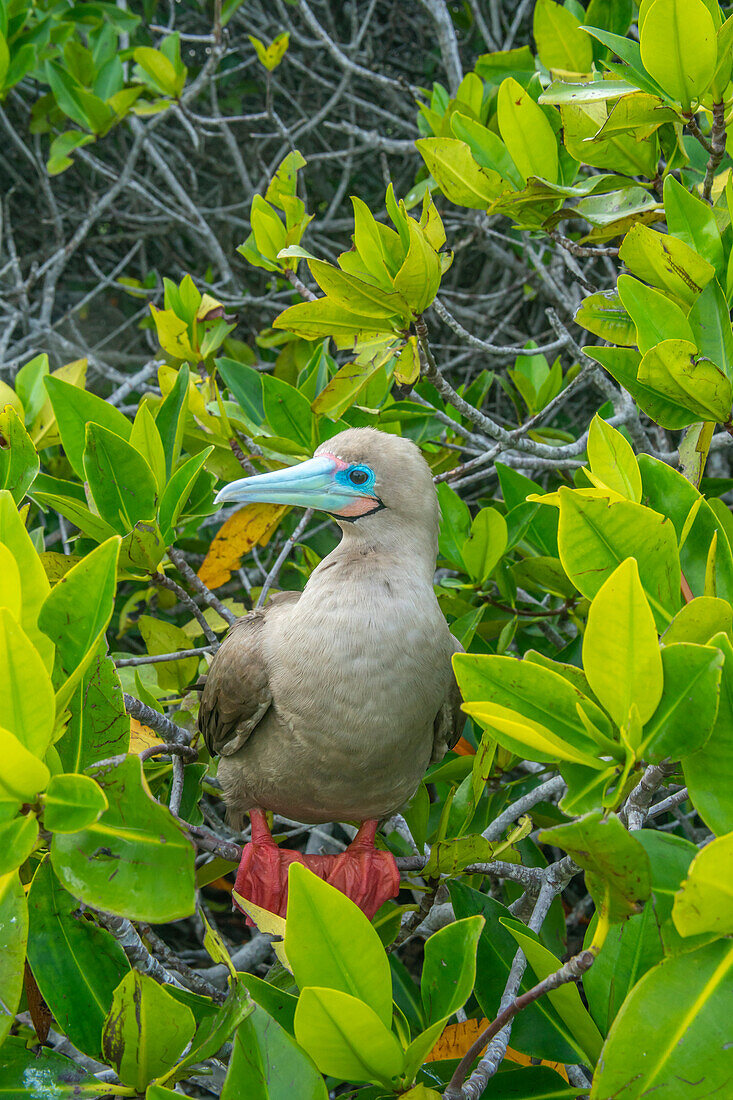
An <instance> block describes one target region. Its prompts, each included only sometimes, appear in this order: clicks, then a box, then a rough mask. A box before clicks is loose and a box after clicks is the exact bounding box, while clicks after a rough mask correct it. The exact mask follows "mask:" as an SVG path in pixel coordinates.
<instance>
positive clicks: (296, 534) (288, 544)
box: [257, 508, 313, 607]
mask: <svg viewBox="0 0 733 1100" xmlns="http://www.w3.org/2000/svg"><path fill="white" fill-rule="evenodd" d="M312 515H313V509H312V508H306V510H305V512H304V513H303V518H302V519H301V521H300V523H299V524H298V526H297V527H296V528H295V530H294V531H293V533H292V535H290V537H289V538H287V539H286V540H285V545H284V546H283V548H282V550H281V551H280V553H279V554H278V556H277V558H276V559H275V564H274V565H273V567H272V569H271V570H270V572H269V573H268V574H267V576H266V577H265V582H264V584H263V585H262V589H261V591H260V595H259V599H258V600H257V607H262V605H263V603H264V602H265V600H266V599H267V593H268V592H269V591H270V589H271V588H272V586H273V584H275V583H276V582H277V578H278V577H279V576H280V570H281V569H282V567H283V565H284V564H285V560H286V558H287V556H288V554H290V552H291V550H292V549H293V547H294V546H295V544H296V542H297V541H298V539H299V538H300V536H301V535H302V534H303V532H304V531H305V529H306V527H307V526H308V523H309V522H310V518H311V516H312Z"/></svg>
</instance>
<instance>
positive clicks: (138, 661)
mask: <svg viewBox="0 0 733 1100" xmlns="http://www.w3.org/2000/svg"><path fill="white" fill-rule="evenodd" d="M211 650H212V646H210V645H203V646H199V647H198V648H197V649H184V650H181V651H179V652H178V653H141V654H140V656H139V657H123V658H122V660H120V661H115V667H116V668H135V666H136V665H158V664H164V663H165V662H166V661H183V660H185V659H186V658H188V657H204V656H206V654H207V653H211Z"/></svg>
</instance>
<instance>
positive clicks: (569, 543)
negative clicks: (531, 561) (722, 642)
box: [558, 488, 680, 629]
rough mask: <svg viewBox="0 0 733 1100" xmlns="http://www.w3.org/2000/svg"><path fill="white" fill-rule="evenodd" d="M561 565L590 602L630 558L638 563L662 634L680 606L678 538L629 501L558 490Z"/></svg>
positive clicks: (666, 524)
mask: <svg viewBox="0 0 733 1100" xmlns="http://www.w3.org/2000/svg"><path fill="white" fill-rule="evenodd" d="M559 497H560V526H559V528H558V545H559V549H560V560H561V561H562V564H563V568H564V569H565V572H566V573H567V575H568V577H570V580H571V581H572V582H573V584H575V585H576V587H577V588H578V589H579V590H580V591H581V592H582V593H583V595H584V596H587V597H588V599H593V597H594V596H595V595H596V594H597V593H598V591H599V589H600V587H601V585H602V584H603V583H604V581H605V580H606V579H607V578H608V577H609V576H610V575H611V573H613V571H614V570H615V569H616V568H617V567H618V566H619V565H620V564H621V562H622V561H625V560H626V558H636V561H637V564H638V566H639V578H640V580H641V584H642V588H643V589H644V593H645V595H646V598H647V600H648V601H649V604H650V606H651V609H652V611H653V613H654V619H655V621H656V623H657V627H658V628H659V629H664V628H666V627H667V626H668V625H669V622H670V620H671V619H672V616H673V615H674V614H675V612H676V611H677V610H678V608H679V605H680V565H679V554H678V551H677V538H676V535H675V530H674V527H673V526H672V524H671V523H670V521H669V520H668V519H666V518H665V516H663V515H660V514H659V513H658V512H655V511H652V509H651V508H645V507H644V506H643V505H641V504H635V503H634V502H633V501H630V500H619V501H608V500H604V499H602V498H601V499H596V500H593V499H588V498H585V497H583V495H582V494H581V493H579V492H578V491H577V490H571V489H567V488H560V490H559Z"/></svg>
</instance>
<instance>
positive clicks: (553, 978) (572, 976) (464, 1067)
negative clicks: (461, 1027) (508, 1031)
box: [444, 950, 596, 1100]
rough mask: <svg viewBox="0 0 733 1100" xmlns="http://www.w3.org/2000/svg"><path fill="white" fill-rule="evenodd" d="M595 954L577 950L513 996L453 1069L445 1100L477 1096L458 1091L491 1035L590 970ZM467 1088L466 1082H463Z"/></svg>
mask: <svg viewBox="0 0 733 1100" xmlns="http://www.w3.org/2000/svg"><path fill="white" fill-rule="evenodd" d="M595 957H596V953H595V952H594V951H590V950H589V951H581V952H580V953H579V954H578V955H574V956H573V958H572V959H568V961H567V962H566V963H564V965H563V966H561V967H560V969H559V970H556V971H555V972H554V974H548V976H547V977H546V978H544V979H543V980H542V981H541V982H538V983H537V985H535V986H532V988H531V989H528V990H527V992H526V993H522V995H521V996H520V997H515V998H514V1000H513V1001H512V1002H511V1004H509V1005H507V1007H506V1008H505V1009H504V1010H503V1011H502V1012H500V1013H499V1015H498V1016H497V1017H496V1019H495V1020H493V1022H492V1023H491V1024H489V1026H488V1027H487V1028H486V1029H485V1030H484V1031H482V1032H481V1034H480V1035H479V1037H478V1039H476V1041H475V1042H474V1043H473V1044H472V1046H471V1047H470V1048H469V1050H468V1051H467V1052H466V1053H465V1054H464V1056H463V1058H461V1060H460V1062H459V1063H458V1065H457V1066H456V1069H455V1072H454V1074H453V1076H452V1077H451V1079H450V1081H449V1082H448V1087H447V1089H446V1090H445V1093H444V1096H445V1100H469V1098H473V1097H478V1096H480V1095H481V1093H477V1092H475V1086H474V1087H473V1088H471V1090H470V1091H469V1090H468V1088H462V1087H461V1086H462V1085H463V1082H464V1081H465V1079H466V1075H467V1074H468V1071H469V1069H470V1067H471V1065H472V1064H473V1062H474V1061H475V1059H476V1058H477V1057H478V1056H479V1054H480V1053H481V1051H482V1050H483V1048H484V1047H485V1046H486V1045H487V1044H488V1043H489V1042H490V1041H491V1039H493V1038H494V1036H495V1035H498V1033H499V1032H500V1031H501V1029H502V1028H503V1027H505V1026H506V1025H507V1024H508V1023H509V1021H510V1020H512V1019H513V1018H514V1017H515V1016H516V1015H517V1013H518V1012H521V1011H522V1009H524V1008H527V1006H528V1005H531V1004H532V1003H533V1002H534V1001H538V1000H539V998H540V997H544V996H545V994H547V993H552V991H553V990H555V989H559V988H560V986H561V985H567V983H568V982H574V981H577V980H578V979H579V978H582V976H583V974H585V973H586V972H587V971H588V970H590V968H591V966H592V965H593V962H594V960H595ZM467 1084H468V1085H471V1082H470V1081H469V1082H468V1083H467Z"/></svg>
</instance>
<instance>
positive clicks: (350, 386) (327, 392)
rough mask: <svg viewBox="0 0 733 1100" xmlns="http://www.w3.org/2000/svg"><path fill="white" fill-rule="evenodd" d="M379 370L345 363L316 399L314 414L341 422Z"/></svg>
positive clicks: (360, 364) (365, 365)
mask: <svg viewBox="0 0 733 1100" xmlns="http://www.w3.org/2000/svg"><path fill="white" fill-rule="evenodd" d="M406 346H407V345H406ZM379 369H380V368H379V366H378V365H375V364H374V363H344V365H343V367H339V369H338V370H337V372H336V374H334V376H333V378H332V379H331V380H330V381H329V382H328V383H327V384H326V385H325V386H324V388H323V389H322V390H321V392H320V393H319V394H318V396H317V397H316V398H315V399H314V401H313V404H312V409H313V412H314V413H315V414H316V416H327V417H328V418H329V420H339V419H340V418H341V416H343V414H344V413H345V412H346V410H347V409H348V408H350V407H351V406H352V405H353V404H354V402H355V401H356V399H357V397H358V396H359V394H360V393H361V391H362V390H363V389H364V387H365V386H366V384H367V383H368V382H369V380H370V379H371V378H372V377H373V376H374V375H375V374H376V372H377V371H378V370H379ZM301 392H302V388H301Z"/></svg>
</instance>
